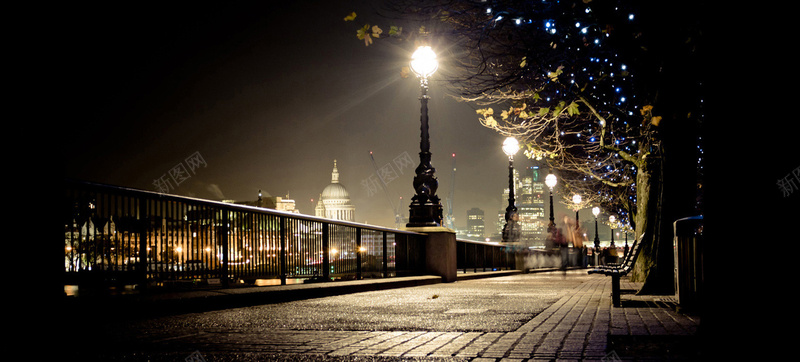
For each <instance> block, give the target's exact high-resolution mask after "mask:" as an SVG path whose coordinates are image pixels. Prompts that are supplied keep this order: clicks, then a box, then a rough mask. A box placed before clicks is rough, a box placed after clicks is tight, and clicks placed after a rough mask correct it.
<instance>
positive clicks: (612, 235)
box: [608, 215, 617, 248]
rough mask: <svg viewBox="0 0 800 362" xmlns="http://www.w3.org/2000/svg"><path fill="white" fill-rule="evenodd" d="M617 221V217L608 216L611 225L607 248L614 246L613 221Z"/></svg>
mask: <svg viewBox="0 0 800 362" xmlns="http://www.w3.org/2000/svg"><path fill="white" fill-rule="evenodd" d="M616 221H617V217H616V216H614V215H611V216H609V217H608V223H609V226H611V245H610V246H609V248H614V223H615V222H616Z"/></svg>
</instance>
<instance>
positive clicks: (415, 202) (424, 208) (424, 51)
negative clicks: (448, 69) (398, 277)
mask: <svg viewBox="0 0 800 362" xmlns="http://www.w3.org/2000/svg"><path fill="white" fill-rule="evenodd" d="M438 67H439V62H438V61H437V60H436V53H434V52H433V50H432V49H431V47H429V46H421V47H419V48H418V49H417V51H415V52H414V54H413V55H412V56H411V70H412V71H413V72H414V74H416V75H417V77H418V78H419V79H420V88H421V89H422V96H421V97H420V103H421V107H420V119H419V120H420V131H421V136H420V143H419V148H420V152H419V166H417V168H416V170H415V172H416V176H414V183H413V185H414V191H415V192H416V194H415V195H414V197H412V198H411V205H410V206H409V217H408V224H406V226H408V227H424V226H441V225H442V204H441V201H440V200H439V196H436V189H438V188H439V181H438V180H437V179H436V176H435V173H436V169H435V168H433V166H432V165H431V152H430V137H429V135H428V99H429V97H428V78H429V77H430V76H431V75H433V73H434V72H436V69H437V68H438Z"/></svg>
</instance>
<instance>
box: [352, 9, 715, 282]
mask: <svg viewBox="0 0 800 362" xmlns="http://www.w3.org/2000/svg"><path fill="white" fill-rule="evenodd" d="M642 3H647V4H642ZM392 5H393V6H392V7H391V13H394V14H402V18H403V19H404V20H406V21H408V22H410V23H411V24H415V25H414V26H413V27H412V28H415V29H416V28H420V29H425V33H424V34H425V35H427V36H428V40H429V41H435V42H438V44H447V46H446V47H441V48H447V49H449V51H450V54H449V56H445V57H443V58H445V59H450V62H449V63H448V64H447V66H443V67H442V69H447V70H448V72H447V73H446V77H447V78H446V80H445V83H447V84H448V85H449V87H450V89H451V91H452V92H453V93H454V94H457V96H458V97H459V98H460V99H462V100H464V101H468V102H472V103H473V104H475V105H476V106H477V107H481V108H479V109H477V110H476V112H477V115H478V117H479V120H480V122H481V123H482V124H483V125H484V126H486V127H489V128H491V129H494V130H496V131H497V132H498V133H500V134H502V135H504V136H513V137H516V138H517V139H518V140H519V141H520V144H522V145H523V146H524V149H525V154H526V155H527V156H528V157H530V158H534V159H537V160H543V161H545V162H547V164H548V165H549V166H550V167H551V169H554V170H556V171H557V172H558V174H559V185H560V187H562V188H563V190H564V191H565V192H562V195H564V196H568V197H571V196H572V194H574V193H578V194H581V195H582V196H583V199H584V200H585V203H589V202H590V203H592V204H594V205H598V206H600V207H601V208H602V209H603V210H604V211H605V212H606V213H608V214H614V215H616V216H617V219H618V220H620V222H621V223H622V224H623V225H630V226H631V227H632V228H634V229H635V235H636V236H637V237H639V236H640V235H642V234H645V239H644V241H643V244H642V248H643V249H642V253H641V255H640V257H639V260H637V262H636V270H635V272H634V274H633V277H634V278H635V279H636V280H640V281H645V288H644V290H645V291H653V292H660V291H668V290H669V289H671V287H672V283H671V281H672V270H673V268H672V255H671V250H672V235H671V231H672V230H671V223H672V222H673V221H674V220H675V219H676V218H678V217H684V216H690V215H692V214H694V212H695V210H693V208H694V207H695V206H696V202H695V189H694V188H695V187H696V185H697V180H696V179H695V178H694V177H689V178H687V177H685V174H686V172H687V171H689V172H690V173H694V172H695V171H696V170H697V169H698V168H697V167H696V163H694V162H693V160H694V157H695V156H696V155H695V153H694V152H695V151H696V145H697V142H696V137H697V133H696V132H697V125H698V124H699V121H700V120H701V118H700V117H701V116H702V110H701V109H700V108H699V106H700V102H699V99H698V92H699V89H698V86H699V85H700V80H701V77H700V76H699V75H698V74H696V73H694V72H692V64H695V62H697V56H698V54H701V52H700V50H701V48H699V45H701V42H700V40H701V39H702V37H701V34H702V33H701V32H700V30H701V28H700V26H699V24H698V23H697V22H695V21H693V19H691V18H687V17H686V16H678V14H677V13H675V12H673V11H669V10H670V9H676V8H677V9H680V10H679V11H683V12H685V14H692V12H691V11H690V10H688V9H685V8H681V6H680V5H686V4H676V3H674V2H673V3H670V4H668V5H670V6H671V7H664V6H661V5H663V4H660V3H658V2H656V3H652V2H637V1H635V0H634V1H624V0H621V1H602V0H601V1H592V0H573V1H570V0H562V1H516V0H508V1H456V0H450V1H447V0H445V1H439V2H435V3H430V2H420V1H395V2H393V3H392ZM698 6H699V5H694V8H695V9H696V8H698ZM681 14H684V13H681ZM409 20H412V21H409ZM684 20H688V21H684ZM368 28H369V27H368V26H366V27H365V28H364V29H368ZM419 34H422V33H409V34H405V36H406V39H419ZM687 185H688V186H687ZM665 193H669V194H668V196H669V197H667V198H665V197H664V196H665ZM676 205H677V206H676ZM687 205H688V206H687Z"/></svg>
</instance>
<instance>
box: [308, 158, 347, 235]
mask: <svg viewBox="0 0 800 362" xmlns="http://www.w3.org/2000/svg"><path fill="white" fill-rule="evenodd" d="M315 211H316V215H317V216H321V217H327V218H331V219H337V220H347V221H353V217H354V211H355V207H354V206H353V205H351V204H350V193H348V192H347V189H346V188H345V187H344V185H342V184H341V183H339V169H338V168H337V167H336V160H334V161H333V172H332V173H331V183H330V184H329V185H328V186H325V188H324V189H323V190H322V193H321V194H320V196H319V201H318V202H317V207H316V210H315Z"/></svg>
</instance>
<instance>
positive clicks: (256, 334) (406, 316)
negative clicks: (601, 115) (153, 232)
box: [104, 270, 700, 362]
mask: <svg viewBox="0 0 800 362" xmlns="http://www.w3.org/2000/svg"><path fill="white" fill-rule="evenodd" d="M532 286H535V288H533V287H532ZM638 287H640V285H638V284H635V283H631V282H629V281H627V280H625V279H623V282H622V289H623V292H627V293H625V294H624V295H623V306H622V308H612V307H611V296H610V293H611V283H610V278H607V277H603V276H600V275H591V276H588V275H586V272H585V271H584V270H575V271H570V272H568V273H567V274H562V273H560V272H553V273H543V274H525V275H511V276H502V277H494V278H491V279H481V280H470V281H460V282H457V283H450V284H433V285H423V286H417V287H409V288H401V289H392V290H391V291H381V292H365V293H356V294H354V295H350V296H334V297H326V298H321V299H315V300H308V301H294V302H286V303H277V304H274V305H267V306H255V307H246V308H238V309H235V310H227V311H214V312H205V313H194V314H188V315H184V316H174V317H164V318H163V319H159V320H158V321H157V322H153V321H148V323H147V324H145V325H141V326H137V325H131V326H130V331H128V333H130V335H127V336H125V335H120V336H114V337H108V338H118V340H116V341H112V340H108V341H106V343H108V344H107V345H113V346H115V347H113V348H111V347H109V348H110V349H109V350H108V351H106V355H105V356H104V358H110V357H115V358H120V359H121V356H122V355H124V356H125V357H126V359H125V360H133V361H137V360H145V359H147V360H151V361H160V360H165V361H166V360H176V359H175V358H177V357H180V358H179V359H178V360H183V359H184V358H188V359H186V360H192V359H193V360H195V361H208V362H211V361H248V360H252V361H264V360H269V361H282V360H298V361H299V360H304V361H323V360H324V361H327V360H342V361H363V360H368V361H391V360H409V359H411V360H447V361H474V362H488V361H504V362H506V361H539V360H542V361H544V360H596V361H601V360H605V361H614V360H645V359H646V360H660V359H667V358H669V359H671V360H676V359H677V360H681V359H686V360H689V359H691V357H693V356H696V354H697V348H698V347H699V346H698V344H697V343H698V342H697V338H696V335H697V331H698V327H699V324H700V319H699V318H698V317H697V316H692V315H691V314H685V313H679V312H676V310H675V306H676V305H675V303H674V300H673V298H671V297H655V296H637V295H634V294H632V291H633V290H636V289H638ZM493 290H494V291H495V293H497V294H496V297H494V298H493V297H492V294H491V293H492V291H493ZM371 293H378V294H371ZM487 293H488V294H487ZM437 298H441V300H440V301H436V300H435V299H437ZM395 305H396V307H391V306H395ZM433 306H435V307H433ZM493 306H495V307H494V308H493ZM341 309H346V310H341ZM278 314H280V316H279V315H278ZM531 316H532V318H531ZM176 326H182V327H176ZM198 326H200V327H198ZM134 339H135V341H134V342H135V343H134V342H131V341H132V340H134ZM121 341H126V342H124V343H123V342H121ZM120 343H121V344H120ZM145 356H147V358H145ZM137 357H141V359H137Z"/></svg>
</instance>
